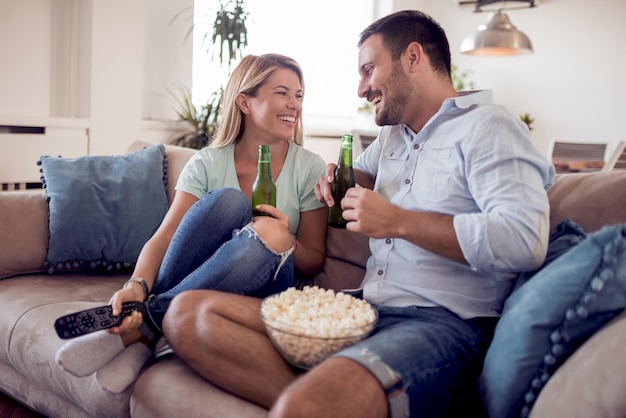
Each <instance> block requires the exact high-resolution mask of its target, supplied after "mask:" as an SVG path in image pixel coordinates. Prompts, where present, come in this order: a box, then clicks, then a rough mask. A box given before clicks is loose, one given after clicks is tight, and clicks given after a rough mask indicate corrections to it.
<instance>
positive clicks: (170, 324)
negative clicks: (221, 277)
mask: <svg viewBox="0 0 626 418" xmlns="http://www.w3.org/2000/svg"><path fill="white" fill-rule="evenodd" d="M205 293H206V291H203V290H189V291H185V292H182V293H180V294H179V295H177V296H176V297H175V298H174V299H173V300H172V302H171V303H170V306H169V307H168V309H167V312H166V313H165V317H164V318H163V334H164V335H165V337H166V338H167V339H168V341H169V342H170V344H172V346H174V345H179V346H180V345H182V344H184V343H185V342H190V341H191V340H192V339H193V338H194V336H195V335H194V332H195V328H196V320H197V317H198V316H199V315H200V316H201V315H202V312H203V311H205V310H206V309H207V306H206V305H207V300H206V298H205Z"/></svg>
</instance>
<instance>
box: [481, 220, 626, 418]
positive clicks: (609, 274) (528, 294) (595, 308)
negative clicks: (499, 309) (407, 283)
mask: <svg viewBox="0 0 626 418" xmlns="http://www.w3.org/2000/svg"><path fill="white" fill-rule="evenodd" d="M576 242H577V240H576V239H573V240H572V243H574V244H575V245H574V247H572V248H571V249H568V250H567V251H565V253H564V254H563V255H561V256H560V257H558V258H556V259H554V261H552V262H551V263H549V264H548V265H547V266H545V267H543V268H542V269H541V270H539V271H538V272H536V274H534V275H533V276H532V277H530V278H526V279H527V281H525V282H524V283H523V284H522V285H521V286H520V287H519V288H517V289H516V290H515V291H514V292H513V293H512V294H511V296H509V298H508V299H507V301H506V303H505V305H504V309H503V313H502V317H501V318H500V320H499V322H498V325H497V327H496V330H495V334H494V338H493V341H492V343H491V345H490V347H489V349H488V351H487V355H486V357H485V362H484V366H483V372H482V375H481V378H480V385H481V395H482V397H483V400H484V403H485V406H486V409H487V411H488V413H489V416H491V417H498V418H511V417H520V416H521V417H527V416H528V415H529V414H530V410H531V408H532V406H533V404H534V402H535V399H536V398H537V396H538V395H539V392H540V391H541V389H542V388H543V387H544V385H545V384H546V383H547V382H548V380H549V379H550V377H551V376H552V375H553V374H554V373H555V371H556V370H557V369H558V368H559V366H560V365H561V364H563V362H564V361H565V360H566V359H567V358H568V357H569V356H570V355H571V354H572V353H573V352H574V351H575V350H576V349H577V348H578V347H579V346H580V345H581V344H582V343H583V342H585V341H586V340H587V339H588V338H589V337H590V336H591V335H592V334H593V333H594V332H595V331H596V330H598V329H599V328H600V327H602V326H603V325H604V324H605V323H607V322H608V321H609V320H610V319H612V318H613V317H615V316H616V315H618V314H619V313H620V312H621V311H622V310H623V309H624V307H626V224H621V225H613V226H608V227H605V228H603V229H601V230H600V231H597V232H595V233H593V234H589V235H588V236H587V238H586V239H583V240H582V241H581V242H580V243H577V244H576Z"/></svg>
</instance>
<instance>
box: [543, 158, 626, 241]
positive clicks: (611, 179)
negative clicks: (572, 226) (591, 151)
mask: <svg viewBox="0 0 626 418" xmlns="http://www.w3.org/2000/svg"><path fill="white" fill-rule="evenodd" d="M548 197H549V199H550V227H551V232H554V229H555V228H556V226H557V225H558V224H559V223H560V222H561V221H563V220H564V219H567V218H569V219H571V220H572V221H574V222H576V223H577V224H579V225H580V226H582V227H583V228H584V229H585V231H587V232H593V231H596V230H598V229H600V228H601V227H602V226H604V225H612V224H616V223H622V222H626V170H625V171H606V172H595V173H576V174H560V175H558V176H557V178H556V181H555V182H554V184H553V185H552V187H551V188H550V190H548Z"/></svg>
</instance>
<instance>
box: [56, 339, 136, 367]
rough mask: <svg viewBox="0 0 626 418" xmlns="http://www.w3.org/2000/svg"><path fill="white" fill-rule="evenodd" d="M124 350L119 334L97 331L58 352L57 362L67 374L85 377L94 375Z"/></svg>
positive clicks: (71, 341) (68, 344) (72, 341)
mask: <svg viewBox="0 0 626 418" xmlns="http://www.w3.org/2000/svg"><path fill="white" fill-rule="evenodd" d="M122 350H124V343H123V342H122V339H121V338H120V336H119V335H117V334H109V333H108V332H106V331H104V330H103V331H96V332H93V333H91V334H87V335H83V336H81V337H78V338H74V339H73V340H70V341H69V342H68V343H66V344H65V345H64V346H63V347H61V348H60V349H59V351H57V354H56V357H55V361H56V363H57V364H58V365H59V366H60V367H61V368H62V369H63V370H65V371H66V372H68V373H70V374H72V375H74V376H76V377H84V376H89V375H91V374H94V373H95V372H96V371H97V370H98V369H100V368H101V367H102V366H104V365H105V364H107V363H108V362H110V361H111V360H112V359H113V358H114V357H115V356H117V355H118V354H119V353H120V352H121V351H122Z"/></svg>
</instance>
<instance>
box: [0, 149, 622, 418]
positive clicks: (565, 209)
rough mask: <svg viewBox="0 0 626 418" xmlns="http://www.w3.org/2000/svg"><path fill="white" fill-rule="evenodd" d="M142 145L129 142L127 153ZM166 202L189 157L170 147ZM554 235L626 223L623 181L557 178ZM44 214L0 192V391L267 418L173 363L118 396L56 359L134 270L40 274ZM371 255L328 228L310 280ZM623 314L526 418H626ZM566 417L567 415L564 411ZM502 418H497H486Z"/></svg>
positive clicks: (129, 411)
mask: <svg viewBox="0 0 626 418" xmlns="http://www.w3.org/2000/svg"><path fill="white" fill-rule="evenodd" d="M148 145H150V144H149V143H145V142H141V141H135V142H133V143H132V144H131V145H130V147H129V148H128V152H129V153H130V152H135V151H138V150H140V149H142V148H144V147H146V146H148ZM165 151H166V156H167V167H168V168H167V186H166V187H167V198H168V199H169V202H170V203H171V198H172V196H173V193H174V185H175V183H176V178H177V176H178V174H179V173H180V171H181V169H182V167H183V166H184V164H185V163H186V161H187V160H188V159H189V158H190V156H191V155H193V153H194V152H195V151H194V150H191V149H187V148H180V147H176V146H172V145H166V146H165ZM549 198H550V202H551V216H550V222H551V225H552V228H553V229H554V228H555V226H556V225H557V224H558V223H559V222H560V221H562V220H564V219H571V220H573V221H574V222H576V223H578V224H579V225H581V226H582V227H583V228H585V230H586V231H589V232H592V231H596V230H598V229H600V228H601V227H602V226H604V225H609V224H616V223H622V222H626V210H625V208H626V171H622V172H620V171H614V172H596V173H584V174H583V173H581V174H564V175H559V176H558V177H557V179H556V182H555V183H554V185H553V186H552V188H551V189H550V191H549ZM48 222H49V207H48V202H47V200H46V198H45V193H44V192H43V191H42V190H27V191H14V192H2V193H0V390H1V391H2V392H4V393H6V394H8V395H9V396H10V397H12V398H14V399H16V400H18V401H19V402H21V403H23V404H24V405H26V406H28V407H30V408H32V409H33V410H35V411H38V412H40V413H41V414H43V415H45V416H49V417H127V416H132V417H150V418H154V417H174V416H185V417H200V416H202V417H220V418H221V417H264V416H266V415H267V411H266V410H265V409H263V408H261V407H259V406H258V405H255V404H252V403H249V402H247V401H244V400H242V399H240V398H237V397H236V396H233V395H232V394H229V393H226V392H224V391H222V390H221V389H219V388H217V387H215V386H213V385H212V384H210V383H209V382H207V381H205V380H203V379H202V378H201V377H199V376H198V375H197V374H195V372H193V371H192V370H191V369H190V368H189V367H188V366H187V365H186V364H185V363H184V362H182V361H181V360H180V359H178V358H177V357H176V356H175V355H174V356H168V357H165V358H163V359H160V360H159V361H154V362H149V363H148V364H147V365H146V366H145V367H144V369H143V371H142V372H141V374H140V376H139V378H138V379H137V381H136V382H135V383H134V385H132V386H131V387H130V388H129V389H127V390H126V391H125V392H123V393H121V394H117V395H112V394H109V393H107V392H105V391H103V390H102V389H101V388H100V387H99V385H98V384H97V382H96V381H95V378H94V377H93V376H89V377H83V378H76V377H73V376H71V375H69V374H68V373H65V372H64V371H62V370H61V369H60V368H59V367H58V366H57V365H56V364H55V361H54V357H55V353H56V351H57V350H58V349H59V348H60V347H61V346H62V345H63V344H64V343H65V340H62V339H60V338H59V337H58V336H57V334H56V332H55V330H54V327H53V322H54V320H55V319H56V318H57V317H60V316H62V315H65V314H67V313H69V312H73V311H78V310H82V309H86V308H90V307H94V306H98V305H102V304H104V303H106V301H107V300H108V299H109V297H110V296H111V294H112V293H113V292H114V291H115V290H117V289H119V288H120V287H121V285H122V284H123V283H124V282H125V281H126V280H127V279H128V277H129V275H130V270H129V269H119V270H118V269H113V270H112V271H100V270H92V269H80V268H79V269H73V270H70V271H67V272H64V271H56V272H53V274H51V272H50V271H49V268H48V267H46V266H45V260H46V252H47V248H48V239H49V236H48V228H49V224H48ZM368 256H369V249H368V242H367V239H366V238H364V237H363V236H360V235H358V234H355V233H351V232H349V231H346V230H338V229H333V228H329V230H328V236H327V259H326V262H325V264H324V266H323V268H322V270H321V271H320V273H319V274H318V275H317V276H315V277H313V278H299V285H303V284H315V285H319V286H322V287H327V288H333V289H335V290H340V289H345V288H356V287H358V285H359V282H360V280H361V278H362V276H363V272H364V266H365V262H366V260H367V257H368ZM625 344H626V316H625V315H624V314H621V315H618V316H616V317H615V318H614V319H612V320H611V321H610V322H609V323H607V324H606V325H603V326H602V328H601V329H600V330H598V332H596V333H595V334H594V335H592V336H591V337H590V338H589V339H588V340H587V341H586V342H585V343H584V344H583V345H582V346H581V347H580V348H579V349H578V350H577V351H576V352H575V353H574V354H573V355H572V356H571V357H570V358H569V359H567V360H566V361H565V363H564V364H563V365H562V366H561V367H560V368H559V370H558V371H557V372H556V373H555V375H554V376H553V377H552V379H550V381H549V382H548V384H547V385H546V386H545V388H544V389H543V390H542V391H541V393H540V396H539V398H538V399H537V401H536V403H535V407H534V408H533V410H532V415H531V416H532V417H534V418H542V417H554V416H568V417H594V418H602V417H607V418H608V417H624V416H626V401H624V399H623V398H624V397H623V396H621V392H620V390H621V388H623V387H624V383H625V381H626V356H624V355H623V348H622V347H624V345H625ZM562 411H567V413H563V412H562ZM493 418H500V417H493Z"/></svg>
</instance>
